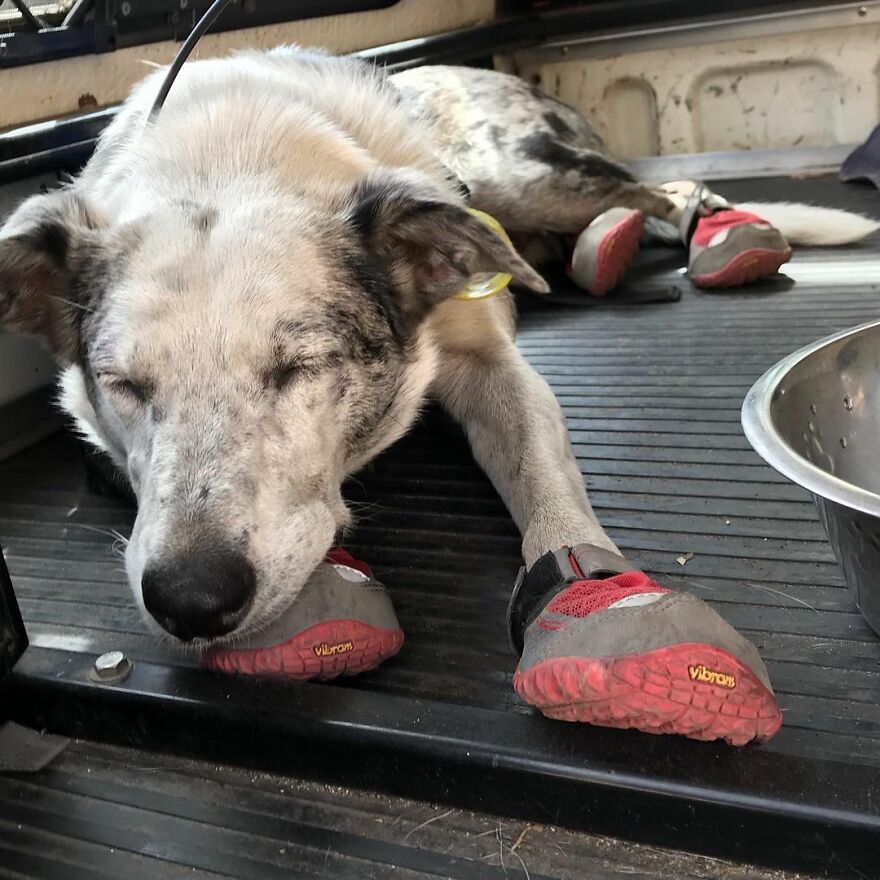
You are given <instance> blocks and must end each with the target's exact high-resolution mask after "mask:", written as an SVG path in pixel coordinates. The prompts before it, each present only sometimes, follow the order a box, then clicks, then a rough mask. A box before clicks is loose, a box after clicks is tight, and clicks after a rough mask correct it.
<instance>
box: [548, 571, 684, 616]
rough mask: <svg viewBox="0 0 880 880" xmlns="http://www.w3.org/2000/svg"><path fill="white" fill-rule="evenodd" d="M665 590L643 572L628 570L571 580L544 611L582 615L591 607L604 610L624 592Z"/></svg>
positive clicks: (620, 597)
mask: <svg viewBox="0 0 880 880" xmlns="http://www.w3.org/2000/svg"><path fill="white" fill-rule="evenodd" d="M668 592H669V590H667V589H665V588H664V587H661V586H660V584H658V583H657V582H656V581H652V580H651V578H649V577H648V576H647V575H646V574H642V572H640V571H628V572H625V573H624V574H618V575H615V576H614V577H610V578H605V579H604V580H600V581H575V582H574V583H573V584H572V585H571V586H570V587H569V588H568V589H567V590H565V591H564V592H562V593H560V594H559V595H558V596H557V597H556V598H555V599H554V600H553V601H552V602H551V603H550V604H549V605H548V606H547V611H553V612H555V613H556V614H567V615H568V616H569V617H586V616H587V615H588V614H592V613H593V612H594V611H604V610H605V609H606V608H607V607H608V606H609V605H612V604H613V603H614V602H617V601H619V600H620V599H625V598H626V597H627V596H635V595H637V594H638V593H668Z"/></svg>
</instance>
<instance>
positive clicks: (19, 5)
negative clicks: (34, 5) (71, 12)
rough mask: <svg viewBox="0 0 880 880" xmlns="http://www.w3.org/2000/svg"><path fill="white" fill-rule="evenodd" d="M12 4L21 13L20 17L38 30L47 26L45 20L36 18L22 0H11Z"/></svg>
mask: <svg viewBox="0 0 880 880" xmlns="http://www.w3.org/2000/svg"><path fill="white" fill-rule="evenodd" d="M12 5H13V6H14V7H15V8H16V9H17V10H18V11H19V12H20V13H21V17H22V18H23V19H24V20H25V21H26V22H27V23H28V24H29V25H30V26H31V27H32V28H33V29H34V30H35V31H40V30H42V29H43V28H45V27H47V25H46V22H45V21H43V19H41V18H37V16H36V15H34V14H33V12H31V11H30V9H28V7H27V4H25V2H24V0H12Z"/></svg>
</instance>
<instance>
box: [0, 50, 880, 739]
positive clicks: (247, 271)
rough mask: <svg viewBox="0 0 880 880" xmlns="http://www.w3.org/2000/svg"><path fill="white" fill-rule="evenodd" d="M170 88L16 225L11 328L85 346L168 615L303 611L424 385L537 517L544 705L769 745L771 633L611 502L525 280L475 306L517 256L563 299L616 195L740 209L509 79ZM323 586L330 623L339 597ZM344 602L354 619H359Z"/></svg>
mask: <svg viewBox="0 0 880 880" xmlns="http://www.w3.org/2000/svg"><path fill="white" fill-rule="evenodd" d="M162 76H163V74H162V73H161V72H160V73H157V74H155V75H152V76H150V77H149V78H147V79H146V80H145V81H144V82H143V83H141V84H140V85H139V86H138V87H136V88H135V90H134V91H133V93H132V95H131V96H130V98H129V99H128V100H127V102H126V103H125V104H124V106H123V108H122V110H121V112H120V113H119V114H118V116H117V117H116V119H115V120H114V121H113V123H112V124H111V125H110V126H109V128H108V129H107V130H106V132H105V133H104V135H103V136H102V138H101V140H100V143H99V145H98V147H97V150H96V152H95V154H94V156H93V157H92V159H91V161H90V162H89V163H88V165H87V166H86V168H85V169H84V171H83V172H82V173H81V174H80V175H79V176H78V177H77V178H76V179H75V180H74V181H73V182H71V183H70V184H69V185H67V186H65V187H63V188H62V189H60V190H58V191H56V192H53V193H50V194H46V195H39V196H35V197H33V198H31V199H29V200H28V201H26V202H25V203H24V204H23V205H21V207H20V208H19V209H18V210H17V211H16V212H15V213H14V214H13V216H12V217H11V218H10V219H9V220H8V221H7V222H6V224H5V226H4V227H3V229H2V233H0V322H2V323H3V324H4V325H5V326H7V327H8V328H10V329H12V330H14V331H20V332H23V333H26V334H30V335H32V336H35V337H37V338H38V339H40V340H41V341H42V342H43V344H44V345H45V346H46V347H47V348H48V349H49V350H50V351H51V352H52V353H53V354H54V356H55V357H56V358H57V359H58V361H59V362H60V363H61V364H62V365H63V367H64V371H63V377H62V402H63V405H64V407H65V409H66V410H67V411H68V412H69V413H70V414H71V415H72V416H73V417H74V418H75V420H76V422H77V423H78V425H79V428H80V429H81V431H82V433H83V434H84V436H85V437H86V438H87V439H88V440H89V441H90V442H91V443H93V444H94V445H95V446H97V447H99V448H100V449H101V450H104V451H105V452H106V453H107V454H109V455H110V456H111V457H112V459H113V460H114V462H115V463H116V464H117V465H118V467H119V468H120V469H121V470H122V471H123V472H124V474H125V475H126V476H127V478H128V480H129V481H130V483H131V486H132V488H133V490H134V492H135V494H136V496H137V501H138V514H137V519H136V521H135V525H134V529H133V532H132V535H131V540H130V542H129V543H128V546H127V551H126V570H127V574H128V579H129V581H130V584H131V588H132V590H133V592H134V595H135V597H136V600H137V602H138V604H139V607H140V608H141V610H142V611H143V613H144V615H145V618H146V620H147V621H148V622H149V623H150V625H151V627H152V628H153V630H154V631H155V632H156V633H157V634H159V635H162V636H163V637H165V638H167V639H169V640H174V641H177V642H178V643H182V642H186V643H195V644H197V645H199V646H203V647H208V648H213V649H216V648H220V649H222V648H223V647H224V646H227V645H232V644H241V643H243V642H247V640H248V639H249V638H250V637H251V636H259V634H261V633H265V632H266V631H267V630H270V629H271V628H272V627H273V625H275V623H276V622H277V621H278V620H279V619H281V618H283V617H284V616H285V615H287V616H288V617H289V614H288V612H289V610H290V609H291V608H292V607H296V602H297V600H298V598H299V597H301V596H302V595H303V594H304V590H305V588H306V585H307V583H309V582H310V577H312V576H313V573H315V572H317V571H318V570H319V569H320V568H321V566H322V565H323V564H324V560H325V559H326V557H327V553H328V549H329V548H330V547H331V546H332V545H333V543H334V539H335V536H336V535H337V534H338V533H340V532H341V531H342V530H344V529H345V527H346V526H347V525H348V524H349V519H350V514H349V512H348V510H347V509H346V505H345V503H344V502H343V499H342V495H341V492H340V487H341V485H342V483H343V481H344V480H345V479H346V478H347V477H348V476H349V475H350V474H352V473H354V472H356V471H357V470H358V469H360V468H362V467H363V466H364V465H365V464H366V463H367V462H368V461H370V459H372V458H373V457H374V456H376V455H377V454H378V453H379V452H380V451H381V450H383V449H385V448H386V447H387V446H389V445H390V444H391V443H393V442H394V441H395V440H396V439H398V438H399V437H400V436H401V435H402V434H403V433H404V432H405V431H406V430H407V429H408V428H409V427H410V425H411V424H412V422H413V421H414V419H415V418H416V416H417V413H418V412H419V408H420V406H421V405H422V402H423V401H424V400H425V398H426V397H428V396H430V397H432V398H433V399H435V400H437V401H438V402H439V403H440V404H441V405H442V406H443V407H445V409H446V410H447V411H448V412H449V413H450V414H451V415H452V416H453V417H454V418H455V419H457V420H458V421H459V422H460V423H461V424H462V425H463V427H464V429H465V431H466V433H467V435H468V437H469V440H470V443H471V445H472V448H473V453H474V455H475V457H476V459H477V461H478V462H479V463H480V465H481V466H482V467H483V468H484V469H485V471H486V473H487V474H488V475H489V476H490V478H491V479H492V481H493V483H494V485H495V486H496V488H497V490H498V492H499V493H500V494H501V496H502V498H503V499H504V501H505V502H506V504H507V507H508V508H509V510H510V513H511V515H512V516H513V518H514V520H515V521H516V523H517V525H518V526H519V528H520V530H521V533H522V553H523V559H524V567H523V570H522V573H521V577H520V578H519V581H518V583H517V585H516V589H515V592H514V595H513V598H512V601H511V606H510V626H511V633H512V636H513V639H514V642H515V643H516V644H517V646H518V648H519V650H520V652H521V659H520V663H519V667H518V669H517V672H516V675H515V679H514V684H515V686H516V688H517V691H518V692H519V693H520V695H521V696H522V697H523V698H524V699H525V700H527V701H528V702H530V703H531V704H533V705H535V706H537V707H538V708H539V709H541V711H543V712H544V713H545V714H547V715H549V716H551V717H557V718H565V719H569V720H579V721H587V722H593V723H599V724H609V725H613V726H618V727H636V728H639V729H643V730H651V731H655V732H658V731H659V732H673V733H682V734H685V735H688V736H693V737H696V738H701V739H715V738H724V739H726V740H728V741H729V742H732V743H744V742H746V741H748V740H750V739H753V738H756V737H757V738H766V737H768V736H770V735H772V734H773V733H774V732H775V731H776V730H777V729H778V727H779V724H780V723H781V715H780V712H779V707H778V705H777V702H776V699H775V697H774V695H773V691H772V688H771V686H770V682H769V679H768V676H767V672H766V669H765V667H764V664H763V663H762V661H761V659H760V657H759V655H758V653H757V651H756V649H755V648H754V647H753V646H752V645H751V643H749V642H748V641H746V640H745V639H744V638H743V637H742V636H740V635H739V634H738V633H737V632H736V631H735V630H733V629H732V628H731V627H730V626H729V625H728V624H727V623H726V622H724V621H723V620H722V619H721V618H720V617H719V616H718V615H717V614H716V613H715V612H714V611H713V610H712V609H710V608H709V607H708V606H706V605H705V604H703V603H702V602H701V601H699V600H698V599H696V598H695V597H692V596H689V595H685V594H677V593H673V592H670V591H668V590H666V589H665V588H663V587H662V586H661V585H659V584H657V583H655V582H653V581H651V580H650V579H649V578H647V577H646V576H645V575H644V574H642V573H641V572H640V571H639V570H638V567H637V566H636V565H634V564H632V563H629V562H627V561H626V560H625V559H624V558H623V557H622V556H621V555H620V553H619V551H618V550H617V548H616V547H615V546H614V544H613V543H612V541H611V540H610V539H609V538H608V536H607V535H606V534H605V532H604V531H603V530H602V527H601V526H600V525H599V523H598V522H597V520H596V517H595V516H594V514H593V511H592V510H591V507H590V504H589V501H588V500H587V495H586V492H585V490H584V484H583V479H582V476H581V474H580V472H579V470H578V467H577V465H576V462H575V459H574V456H573V454H572V450H571V447H570V443H569V439H568V434H567V432H566V428H565V424H564V421H563V417H562V414H561V411H560V408H559V406H558V404H557V402H556V400H555V399H554V397H553V394H552V393H551V391H550V389H549V387H548V386H547V385H546V383H545V382H544V381H543V380H542V379H541V378H540V377H539V376H538V374H537V373H536V372H535V371H534V370H533V369H532V368H531V367H530V366H529V365H528V364H527V363H526V362H525V360H524V359H523V357H522V356H521V355H520V354H519V352H518V351H517V349H516V347H515V345H514V313H513V308H512V303H511V298H510V295H509V293H507V292H502V293H500V294H499V295H497V296H493V297H490V298H483V299H477V300H469V301H466V300H464V299H462V298H460V297H459V294H460V293H461V292H462V291H463V290H465V289H467V287H468V285H469V284H470V283H471V282H472V280H473V279H474V277H475V276H478V275H481V274H485V273H496V272H502V273H507V274H509V275H510V276H512V279H513V282H514V283H516V284H518V285H520V286H522V287H525V288H529V289H531V290H533V291H536V292H538V293H541V292H544V291H546V290H547V285H546V283H545V281H544V280H543V278H542V277H541V275H539V274H538V272H537V271H536V269H535V265H537V264H538V263H539V261H540V259H541V258H542V255H546V254H548V253H549V252H551V251H552V250H553V249H554V248H556V247H557V246H558V243H559V241H565V240H566V237H569V236H577V235H579V234H581V233H582V231H583V230H584V229H585V228H588V227H589V226H590V225H591V224H592V223H593V222H594V221H595V220H596V219H597V218H600V217H601V216H602V215H603V214H604V213H605V212H607V211H609V210H612V209H619V208H623V209H626V211H628V212H632V211H637V212H640V215H643V216H647V217H648V218H653V219H654V220H656V221H657V223H658V224H665V227H664V228H666V229H667V230H668V229H670V228H673V227H675V228H678V227H681V226H682V224H683V222H684V221H687V222H684V225H685V226H689V227H692V226H693V225H694V223H697V224H699V222H701V220H702V219H704V218H707V217H708V218H711V217H712V216H714V214H715V213H716V212H717V209H718V208H719V207H726V205H720V204H719V203H715V204H713V202H712V196H711V194H707V193H706V192H705V191H704V190H703V189H702V188H694V187H691V188H690V191H689V192H688V191H687V190H682V189H681V188H680V187H678V188H676V187H672V188H667V189H661V188H653V187H650V186H647V185H645V184H642V183H640V182H638V181H637V180H635V179H634V178H633V176H632V175H631V174H630V173H629V172H628V171H627V170H626V169H625V168H624V167H623V166H621V165H619V164H618V163H616V162H615V161H613V160H612V159H611V158H609V157H608V156H607V155H605V154H604V152H603V149H602V145H601V142H600V140H599V139H598V138H597V137H596V135H595V134H594V133H593V131H592V130H591V129H590V127H589V125H588V124H587V123H586V121H585V120H584V119H583V118H581V117H580V116H579V115H578V114H577V113H576V112H575V111H574V110H572V109H571V108H569V107H567V106H566V105H563V104H560V103H559V102H557V101H555V100H553V99H551V98H548V97H547V96H544V95H542V94H541V93H540V92H539V91H537V90H536V89H534V88H533V87H531V86H529V85H527V84H526V83H523V82H521V81H519V80H517V79H515V78H512V77H508V76H505V75H503V74H500V73H496V72H492V71H484V70H469V69H457V68H424V69H421V70H417V71H411V72H408V73H403V74H399V75H397V76H395V77H391V78H386V77H385V76H383V75H382V74H380V73H378V72H377V71H376V70H375V69H373V68H372V67H370V66H367V65H365V64H363V63H360V62H357V61H354V60H351V59H342V58H335V57H332V56H329V55H325V54H323V53H320V52H305V51H302V50H298V49H295V48H284V49H279V50H275V51H272V52H269V53H266V54H258V53H243V54H239V55H236V56H234V57H231V58H228V59H224V60H209V61H198V62H194V63H192V64H189V65H187V66H185V67H184V69H183V71H182V73H181V74H180V77H179V79H178V80H177V83H176V84H175V87H174V89H173V90H172V92H171V94H170V96H169V98H168V102H167V104H166V106H165V108H164V109H163V111H162V113H161V115H160V116H159V117H158V119H157V120H155V121H152V120H148V118H147V116H148V111H149V107H150V105H151V103H152V101H153V98H154V96H155V93H156V91H157V89H158V87H159V83H160V80H161V77H162ZM694 192H697V193H698V196H697V198H696V199H694V197H693V195H694ZM469 204H470V205H472V206H473V207H475V208H479V209H482V210H483V211H486V212H488V213H490V214H492V215H494V216H495V217H496V218H497V219H498V220H499V221H500V222H501V224H502V225H503V226H504V227H506V228H507V229H508V231H509V232H510V233H511V235H512V237H513V240H514V241H515V242H516V243H517V244H518V245H519V247H520V248H521V249H522V252H523V253H524V254H526V255H529V258H530V259H529V260H527V259H525V258H524V257H523V256H522V255H521V254H520V253H519V252H518V251H517V250H516V249H515V248H514V246H512V245H511V244H510V243H509V242H508V240H507V239H506V238H505V237H503V236H501V235H499V233H498V231H497V230H496V229H494V228H493V227H492V226H491V225H489V224H488V223H487V222H486V221H485V218H484V217H481V216H479V215H476V214H474V213H472V212H471V211H470V210H468V205H469ZM740 209H742V206H740ZM745 210H746V211H748V209H745ZM753 210H757V211H758V214H759V215H760V217H759V218H758V219H757V220H754V219H753V220H751V221H748V220H747V221H743V222H745V225H750V224H751V225H752V226H754V225H755V223H756V222H757V225H758V227H761V226H762V222H758V221H760V218H764V219H766V218H767V217H768V216H769V218H770V219H771V221H772V222H773V223H775V227H777V229H778V231H777V229H774V232H776V234H780V232H781V234H782V235H785V233H786V224H787V223H790V222H794V223H795V224H796V225H798V226H799V227H800V228H801V229H800V231H801V233H802V235H801V238H802V239H804V240H806V241H809V242H812V243H836V242H842V241H846V240H852V239H854V238H858V237H860V236H861V235H863V234H865V233H867V232H869V231H871V229H872V228H873V226H872V225H871V224H870V223H869V222H868V221H866V220H864V219H863V218H859V217H856V216H854V215H848V214H845V213H843V212H823V211H821V210H818V209H806V208H800V207H794V208H792V207H790V206H789V207H783V208H779V207H778V206H777V207H772V206H764V207H763V208H762V209H753ZM627 216H629V215H627ZM688 216H690V218H691V219H690V220H688ZM731 216H732V215H731ZM739 225H742V223H739ZM763 226H764V227H769V224H766V223H764V224H763ZM626 228H627V229H629V226H627V227H626ZM692 231H693V230H692V229H689V232H690V233H692ZM794 231H795V232H797V229H795V230H794ZM606 232H607V230H606V231H605V232H603V233H602V235H601V236H600V237H599V239H598V242H599V244H602V242H603V241H604V242H605V245H603V247H604V250H605V251H608V250H612V251H613V250H614V248H613V247H611V248H609V247H608V246H607V244H608V242H609V241H610V242H611V243H612V244H613V243H614V242H615V239H614V238H611V239H608V238H607V237H606ZM791 237H792V236H789V238H791ZM725 238H727V236H725ZM721 243H722V244H723V242H721ZM786 246H787V245H786ZM601 249H602V248H600V250H601ZM629 249H631V247H630V248H629ZM710 249H711V248H710ZM612 268H613V269H614V271H615V272H617V271H618V270H619V269H620V266H615V267H612ZM355 567H356V566H355ZM349 569H351V566H349ZM365 577H366V576H365ZM350 580H351V583H353V584H354V583H359V582H358V581H357V580H356V579H350ZM352 589H354V588H352ZM371 589H372V590H373V591H374V592H375V590H376V589H377V588H376V586H375V585H373V586H371ZM331 595H333V596H336V595H339V596H340V597H341V596H342V593H340V592H339V591H337V592H336V593H334V592H333V591H329V592H324V593H322V594H321V596H322V600H321V601H322V602H323V604H321V602H317V600H316V601H315V602H312V605H311V606H310V607H311V612H310V613H312V615H313V617H311V618H310V619H309V623H310V625H311V624H313V623H315V618H314V615H315V614H317V615H318V617H320V616H321V615H323V619H329V618H333V617H334V614H335V616H336V617H339V616H340V615H339V614H336V612H335V611H334V608H333V607H329V605H332V603H330V602H328V597H329V596H331ZM364 595H366V593H365V594H364ZM352 596H354V594H352ZM339 601H343V598H340V599H339ZM344 601H345V602H347V605H346V610H345V614H346V615H348V618H349V619H352V620H357V619H358V615H359V614H361V613H363V614H366V612H362V611H361V610H359V605H358V603H359V602H360V601H361V600H360V599H358V598H357V596H355V598H353V599H352V598H351V596H349V597H348V598H347V599H344ZM364 601H367V600H366V599H364ZM315 609H318V610H315ZM392 616H393V615H392ZM318 622H319V623H320V622H321V621H320V620H318ZM361 622H362V623H364V625H368V624H369V621H366V622H364V621H361ZM386 625H387V626H392V627H393V624H387V614H386ZM350 643H351V644H353V640H346V639H342V640H341V641H339V643H338V645H331V646H329V648H328V649H327V650H326V651H325V650H324V648H321V650H320V651H319V650H318V649H317V648H316V649H315V656H316V657H318V659H319V660H321V662H323V660H322V658H323V657H325V656H326V657H328V660H327V662H328V663H329V662H331V661H335V660H336V659H338V655H340V654H342V653H345V651H347V650H348V647H347V646H348V645H349V644H350ZM340 646H341V647H340ZM322 652H323V653H322ZM379 659H381V657H380V658H379ZM326 671H327V670H325V669H323V668H322V667H321V663H318V666H317V672H315V673H314V674H315V675H320V674H321V673H322V672H326ZM348 671H353V670H352V669H351V668H350V669H349V670H348Z"/></svg>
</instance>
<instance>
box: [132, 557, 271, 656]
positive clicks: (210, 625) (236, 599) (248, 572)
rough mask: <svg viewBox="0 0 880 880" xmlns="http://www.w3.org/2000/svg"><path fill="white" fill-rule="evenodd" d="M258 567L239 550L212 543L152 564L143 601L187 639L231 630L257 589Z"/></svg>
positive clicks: (165, 626) (144, 579) (164, 626)
mask: <svg viewBox="0 0 880 880" xmlns="http://www.w3.org/2000/svg"><path fill="white" fill-rule="evenodd" d="M256 581H257V578H256V573H255V572H254V567H253V566H252V565H251V564H250V562H248V560H247V559H246V558H245V557H244V556H243V555H242V554H241V553H239V552H237V551H235V550H228V549H210V550H204V551H198V552H195V553H190V554H187V555H185V556H178V557H176V558H174V559H171V560H167V561H163V562H162V563H161V564H157V565H151V566H148V567H147V568H146V570H145V571H144V574H143V577H142V578H141V590H142V593H143V597H144V606H145V607H146V609H147V611H148V612H149V613H150V614H151V615H152V616H153V617H154V618H155V619H156V621H157V622H158V624H159V626H161V627H162V629H164V630H167V631H168V632H169V633H171V635H173V636H175V637H177V638H178V639H181V640H182V641H184V642H188V641H191V640H192V639H194V638H197V637H199V636H201V637H204V638H211V637H215V636H221V635H224V634H225V633H228V632H231V631H232V630H233V629H235V627H236V626H237V625H238V624H239V622H240V621H241V620H242V618H244V616H245V614H247V611H248V608H249V607H250V604H251V600H252V598H253V595H254V591H255V589H256Z"/></svg>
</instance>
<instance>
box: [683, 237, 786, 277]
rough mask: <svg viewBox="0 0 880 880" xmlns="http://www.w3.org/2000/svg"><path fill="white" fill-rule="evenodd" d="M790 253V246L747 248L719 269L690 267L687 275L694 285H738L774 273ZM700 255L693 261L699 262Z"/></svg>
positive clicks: (701, 255)
mask: <svg viewBox="0 0 880 880" xmlns="http://www.w3.org/2000/svg"><path fill="white" fill-rule="evenodd" d="M709 250H711V248H709V249H707V251H704V252H703V253H702V254H700V257H703V256H707V257H708V251H709ZM791 253H792V251H791V248H790V247H785V248H772V247H771V248H768V247H753V248H748V249H746V250H742V251H740V252H739V253H737V254H736V255H735V256H734V257H733V258H732V259H730V260H729V261H728V262H727V263H725V264H724V265H723V266H722V267H721V268H719V269H716V270H714V271H712V272H700V271H699V269H698V268H697V270H696V271H694V270H693V269H692V270H691V271H690V272H689V273H688V275H689V277H690V279H691V282H692V283H693V284H694V285H695V286H696V287H739V286H740V285H743V284H751V283H752V282H753V281H757V280H758V279H759V278H765V277H766V276H768V275H773V274H775V273H776V272H778V271H779V268H780V266H782V265H783V264H785V263H787V262H788V261H789V260H790V259H791ZM700 257H697V259H696V261H695V263H699V262H700ZM706 262H708V259H707V260H706ZM695 268H696V267H695Z"/></svg>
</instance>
